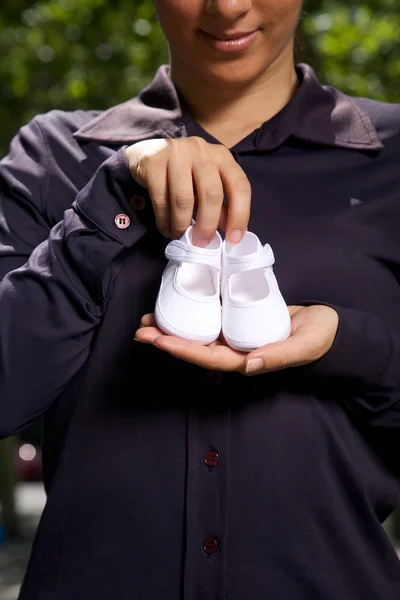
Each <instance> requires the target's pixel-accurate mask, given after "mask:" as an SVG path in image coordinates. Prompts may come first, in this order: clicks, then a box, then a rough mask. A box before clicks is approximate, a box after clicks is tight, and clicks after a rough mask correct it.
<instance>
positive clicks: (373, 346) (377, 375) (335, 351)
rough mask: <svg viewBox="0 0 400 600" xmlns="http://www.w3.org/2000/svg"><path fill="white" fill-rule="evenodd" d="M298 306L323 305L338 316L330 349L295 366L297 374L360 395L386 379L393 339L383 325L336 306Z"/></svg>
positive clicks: (358, 313) (349, 309) (357, 312)
mask: <svg viewBox="0 0 400 600" xmlns="http://www.w3.org/2000/svg"><path fill="white" fill-rule="evenodd" d="M300 304H301V305H302V306H311V305H315V304H320V305H321V304H323V305H325V306H330V307H331V308H333V309H334V310H335V311H336V312H337V313H338V315H339V326H338V330H337V333H336V337H335V340H334V342H333V345H332V347H331V348H330V350H329V351H328V352H327V353H326V354H325V355H324V356H322V357H321V358H320V359H318V360H316V361H315V362H313V363H311V364H309V365H305V366H303V367H298V369H299V372H300V374H302V375H307V376H312V377H313V378H316V379H323V380H324V381H325V382H326V381H327V382H329V381H332V384H333V385H336V384H340V385H341V387H342V386H343V385H345V386H346V393H347V392H357V393H361V392H363V391H368V390H371V389H373V388H375V387H376V386H379V385H381V384H383V385H384V386H385V379H386V378H387V377H389V378H390V379H391V377H390V371H391V365H392V364H393V358H394V355H395V339H394V337H393V335H392V333H391V331H390V329H389V328H388V327H387V325H386V324H385V323H384V322H383V321H382V320H381V319H380V318H379V317H376V316H374V315H372V314H370V313H367V312H364V311H361V310H357V309H353V308H343V307H338V306H335V305H332V304H328V303H326V302H324V303H322V302H302V303H300ZM387 383H388V384H389V381H388V382H387Z"/></svg>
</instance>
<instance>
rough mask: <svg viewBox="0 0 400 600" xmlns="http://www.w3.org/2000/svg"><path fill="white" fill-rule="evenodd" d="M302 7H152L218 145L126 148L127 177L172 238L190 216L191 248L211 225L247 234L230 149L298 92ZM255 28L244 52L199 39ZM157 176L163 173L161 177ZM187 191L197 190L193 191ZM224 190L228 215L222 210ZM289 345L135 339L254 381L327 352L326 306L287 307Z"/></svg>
mask: <svg viewBox="0 0 400 600" xmlns="http://www.w3.org/2000/svg"><path fill="white" fill-rule="evenodd" d="M302 4H303V2H302V0H190V2H188V1H187V0H154V6H155V9H156V12H157V16H158V19H159V22H160V25H161V27H162V29H163V32H164V35H165V37H166V39H167V41H168V45H169V54H170V77H171V78H172V80H173V81H174V83H175V85H176V86H177V87H178V89H179V90H180V91H181V93H182V94H183V96H184V97H185V99H186V101H187V103H188V104H189V106H190V108H191V111H192V113H193V116H194V118H195V119H196V120H197V121H198V122H199V123H200V124H201V125H202V126H203V127H204V129H206V130H207V131H209V132H210V133H211V134H212V135H214V137H216V138H217V139H218V140H219V141H220V142H221V145H220V146H218V145H211V144H208V143H206V142H204V140H201V139H200V138H188V139H180V140H150V141H146V142H140V143H139V144H142V146H140V145H139V144H135V145H134V146H131V148H129V149H127V157H128V161H129V165H130V167H131V172H132V176H133V177H134V178H135V179H136V180H137V181H138V182H139V183H140V184H141V185H143V186H145V187H147V188H148V189H149V192H150V196H151V199H152V203H153V208H154V212H155V216H156V222H157V225H158V227H159V229H160V231H163V232H164V233H166V232H168V233H169V234H170V235H171V236H172V237H178V236H180V235H181V234H182V233H183V231H184V230H185V229H186V228H187V227H188V226H189V225H190V224H191V219H192V216H193V210H194V206H195V203H196V205H197V208H198V212H197V216H196V227H195V240H194V241H195V242H196V243H197V244H198V245H199V246H203V247H204V246H205V245H206V244H207V243H208V241H209V240H210V239H211V238H212V237H213V235H214V234H215V231H216V229H217V227H218V226H221V224H222V225H223V226H224V228H225V236H226V238H227V239H228V240H229V241H231V242H233V243H237V242H238V241H240V239H241V237H242V235H243V233H244V231H246V229H247V225H248V220H249V216H250V210H251V206H250V204H251V189H250V185H249V182H248V179H247V177H246V175H245V173H244V172H243V171H242V170H241V168H240V167H239V165H237V163H236V162H235V161H234V159H233V157H232V154H231V153H230V152H229V148H230V147H232V146H233V145H234V144H235V143H236V142H238V141H239V140H240V139H242V138H243V137H245V136H246V135H247V134H249V133H251V132H252V131H253V130H254V129H256V128H257V127H259V126H260V125H261V124H262V123H264V122H265V121H267V120H268V119H270V118H271V117H272V116H274V115H275V114H277V113H278V112H279V111H280V110H281V109H282V108H283V107H284V106H285V105H286V104H287V102H288V101H289V100H290V98H291V97H292V96H293V94H294V93H295V92H296V88H297V85H298V82H297V77H296V72H295V67H294V57H293V46H294V35H295V30H296V26H297V23H298V19H299V15H300V12H301V8H302ZM258 28H260V32H259V34H258V38H257V40H256V41H255V43H254V44H253V45H252V46H250V47H249V48H248V49H247V50H243V51H241V52H237V53H234V54H225V53H222V52H219V51H218V50H216V49H214V48H212V47H210V46H209V45H208V44H206V43H205V42H204V41H202V40H201V38H200V37H199V33H198V31H199V29H201V30H203V31H207V32H209V33H212V34H214V35H216V36H217V35H218V33H220V32H223V31H226V30H228V29H229V30H232V29H233V30H236V31H244V32H251V31H253V30H255V29H258ZM162 174H164V175H162ZM193 181H194V183H195V188H194V186H193ZM223 189H225V190H226V191H227V195H228V208H227V210H226V211H224V208H223V206H222V200H223ZM289 311H290V314H291V318H292V331H291V335H290V337H289V338H288V339H287V340H285V341H283V342H277V343H274V344H268V345H267V346H263V347H262V348H259V349H257V350H255V351H253V352H250V353H248V354H246V353H243V352H238V351H236V350H233V349H232V348H230V347H229V346H228V345H227V344H226V343H225V341H224V339H223V337H222V336H221V338H220V339H219V340H217V341H216V342H214V343H213V344H211V345H210V346H202V345H200V344H197V343H194V342H187V341H185V340H182V339H180V338H176V337H173V336H167V335H165V334H163V332H162V331H161V330H159V329H158V328H157V327H156V324H155V321H154V316H153V315H152V314H149V315H145V316H144V317H143V318H142V321H141V327H140V328H139V329H138V330H137V331H136V333H135V339H136V340H137V341H138V342H141V343H150V344H153V345H154V346H156V347H157V348H159V349H160V350H163V351H165V352H168V353H169V354H171V355H173V356H175V357H177V358H180V359H182V360H185V361H188V362H191V363H194V364H197V365H199V366H201V367H203V368H207V369H214V370H221V371H238V372H240V373H243V374H247V375H256V374H260V373H266V372H270V371H275V370H280V369H285V368H288V367H296V366H300V365H305V364H309V363H311V362H313V361H315V360H317V359H319V358H321V357H322V356H323V355H324V354H326V352H328V351H329V349H330V348H331V347H332V345H333V342H334V340H335V337H336V333H337V329H338V324H339V317H338V314H337V313H336V311H335V310H333V309H332V308H330V307H328V306H323V305H318V306H309V307H302V306H290V307H289Z"/></svg>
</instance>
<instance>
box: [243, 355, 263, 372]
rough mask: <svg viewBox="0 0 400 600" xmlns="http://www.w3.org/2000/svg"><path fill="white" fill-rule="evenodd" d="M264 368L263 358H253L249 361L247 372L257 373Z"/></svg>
mask: <svg viewBox="0 0 400 600" xmlns="http://www.w3.org/2000/svg"><path fill="white" fill-rule="evenodd" d="M263 368H264V361H263V359H262V358H252V359H250V360H249V362H248V363H247V367H246V373H255V372H256V371H261V369H263Z"/></svg>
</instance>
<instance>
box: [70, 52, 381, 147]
mask: <svg viewBox="0 0 400 600" xmlns="http://www.w3.org/2000/svg"><path fill="white" fill-rule="evenodd" d="M296 71H297V74H298V78H299V87H298V89H297V91H296V93H295V94H294V96H293V98H292V99H291V100H290V101H289V103H288V104H287V105H286V106H285V107H284V108H283V109H282V110H281V111H280V112H279V113H278V114H277V115H275V116H274V117H273V118H272V119H270V120H269V121H267V122H265V123H264V124H263V125H262V126H261V127H260V128H259V129H258V130H257V131H255V132H254V135H250V136H247V137H246V138H245V139H244V140H242V142H240V143H239V144H238V149H239V146H240V151H247V150H249V151H254V150H273V149H274V148H277V147H278V146H280V145H282V144H283V143H284V142H285V141H286V140H287V139H288V138H289V137H292V136H293V137H295V138H297V139H300V140H303V141H305V142H309V143H311V144H317V145H323V146H334V147H341V148H349V149H356V150H374V151H376V150H380V149H381V148H383V144H382V142H381V140H380V138H379V136H378V134H377V131H376V129H375V127H374V125H373V124H372V121H371V119H370V117H369V115H368V113H367V112H366V111H365V109H363V108H362V107H361V105H360V104H358V103H357V101H356V99H353V98H351V97H349V96H346V95H345V94H343V93H342V92H340V91H339V90H337V89H335V88H332V87H330V86H323V85H321V84H320V83H319V81H318V79H317V77H316V75H315V73H314V71H313V69H312V68H311V67H310V66H309V65H307V64H305V63H299V64H297V65H296ZM191 122H192V123H195V122H194V121H193V119H192V118H191V115H190V111H189V109H188V107H187V105H186V103H185V101H184V100H183V98H182V97H181V95H180V93H179V92H178V91H177V89H176V87H175V85H174V83H173V81H172V80H171V78H170V77H169V67H168V65H161V66H160V67H159V68H158V70H157V72H156V74H155V77H154V79H153V81H152V82H151V83H150V85H149V86H147V87H146V88H144V89H143V90H142V91H141V92H140V93H139V94H138V96H136V97H135V98H133V99H131V100H128V101H127V102H124V103H123V104H119V105H117V106H114V107H112V108H110V109H108V110H106V111H104V112H102V113H101V114H100V115H98V116H97V117H95V118H94V119H93V120H91V121H89V123H86V124H85V125H84V126H83V127H81V128H80V129H79V130H78V131H76V132H75V134H74V137H76V138H77V139H80V140H86V141H95V142H101V143H105V144H132V143H135V142H138V141H140V140H144V139H150V138H156V137H163V138H175V137H182V136H184V135H187V134H188V131H187V130H188V129H189V130H190V129H191V127H190V123H191ZM185 125H186V126H185ZM196 125H197V124H196ZM197 127H200V126H198V125H197ZM189 134H190V132H189ZM208 137H209V138H211V139H214V138H212V136H208ZM215 141H216V140H215Z"/></svg>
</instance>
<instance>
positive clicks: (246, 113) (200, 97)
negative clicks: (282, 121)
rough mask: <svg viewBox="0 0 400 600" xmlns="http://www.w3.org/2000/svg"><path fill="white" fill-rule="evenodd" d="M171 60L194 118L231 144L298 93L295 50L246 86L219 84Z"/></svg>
mask: <svg viewBox="0 0 400 600" xmlns="http://www.w3.org/2000/svg"><path fill="white" fill-rule="evenodd" d="M181 67H182V64H179V68H178V66H177V65H175V63H174V61H173V60H171V62H170V76H171V79H172V80H173V81H174V83H175V85H176V86H177V87H178V89H179V91H180V92H181V94H182V95H183V97H184V98H185V100H186V102H187V103H188V105H189V107H190V109H191V112H192V114H193V117H194V119H195V120H196V121H197V122H198V123H199V124H200V125H201V126H202V127H203V128H204V129H205V130H206V131H208V132H209V133H211V135H213V136H214V137H216V138H217V139H218V140H219V141H220V142H221V143H223V144H226V145H227V146H228V147H230V146H233V145H234V144H235V143H236V142H238V141H239V140H240V139H242V138H243V137H245V136H246V135H247V134H249V133H251V132H252V131H254V130H255V129H257V128H258V127H260V126H261V125H262V123H265V121H268V120H269V119H271V118H272V117H273V116H275V115H276V114H277V113H278V112H279V111H280V110H282V108H283V107H284V106H285V105H286V104H287V103H288V102H289V100H290V99H291V98H292V96H293V95H294V94H295V92H296V89H297V86H298V79H297V74H296V70H295V65H294V60H293V54H290V56H282V57H279V58H278V59H277V60H276V61H275V62H274V64H272V65H271V66H270V67H269V68H268V69H267V70H266V72H264V73H263V74H262V76H259V77H257V79H256V80H254V81H252V82H250V83H249V82H246V85H245V86H240V85H236V86H232V85H229V84H227V83H226V84H221V85H218V86H217V85H216V84H215V81H213V82H210V81H208V80H207V79H204V78H200V77H199V75H198V73H195V72H188V70H187V69H186V70H185V68H181Z"/></svg>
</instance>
